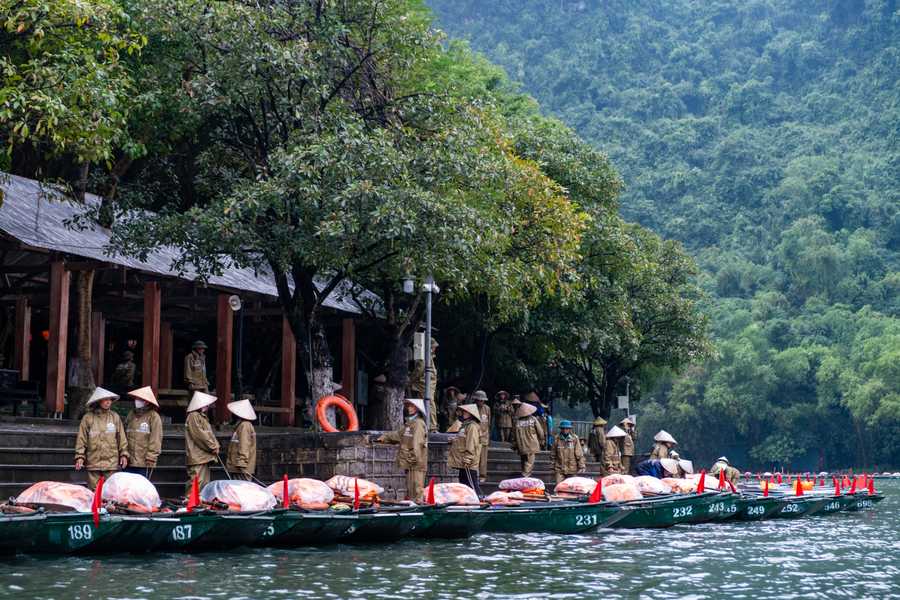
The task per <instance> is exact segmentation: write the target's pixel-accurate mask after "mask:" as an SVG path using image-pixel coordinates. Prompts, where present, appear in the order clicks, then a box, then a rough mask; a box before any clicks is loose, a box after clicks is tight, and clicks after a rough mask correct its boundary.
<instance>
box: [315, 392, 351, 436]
mask: <svg viewBox="0 0 900 600" xmlns="http://www.w3.org/2000/svg"><path fill="white" fill-rule="evenodd" d="M332 406H333V407H335V408H336V409H338V410H340V411H341V412H342V413H344V416H345V417H346V418H347V429H345V430H344V431H359V418H358V417H357V416H356V410H354V408H353V405H352V404H350V402H348V401H347V399H346V398H342V397H340V396H323V397H321V398H319V402H318V403H317V404H316V420H317V421H318V422H319V426H320V427H321V428H322V431H325V432H327V433H335V432H338V431H341V430H340V429H337V428H336V427H335V426H334V425H332V424H331V423H329V422H328V417H327V416H326V415H325V411H326V410H328V408H330V407H332Z"/></svg>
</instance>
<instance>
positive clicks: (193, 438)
mask: <svg viewBox="0 0 900 600" xmlns="http://www.w3.org/2000/svg"><path fill="white" fill-rule="evenodd" d="M215 402H216V397H215V396H210V395H209V394H207V393H205V392H194V395H193V397H192V398H191V403H190V404H188V407H187V413H188V416H187V421H185V424H184V451H185V461H184V462H185V464H186V465H187V473H188V481H187V491H186V492H185V494H190V493H191V484H192V483H193V481H194V478H195V477H196V478H197V483H198V485H199V487H200V489H201V490H202V489H203V486H205V485H206V484H207V483H209V480H210V474H209V463H211V462H213V461H214V460H217V459H218V456H219V441H218V440H217V439H216V435H215V434H214V433H213V430H212V426H211V425H210V424H209V417H207V416H206V412H207V411H208V410H209V407H210V405H212V404H215Z"/></svg>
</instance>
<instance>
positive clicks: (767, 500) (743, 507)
mask: <svg viewBox="0 0 900 600" xmlns="http://www.w3.org/2000/svg"><path fill="white" fill-rule="evenodd" d="M780 508H781V500H780V499H779V498H776V497H774V496H743V497H742V498H741V499H740V500H739V501H738V512H737V514H736V515H735V516H734V518H735V520H737V521H762V520H763V519H768V518H771V516H772V515H773V514H775V512H776V511H777V510H779V509H780Z"/></svg>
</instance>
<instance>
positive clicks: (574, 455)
mask: <svg viewBox="0 0 900 600" xmlns="http://www.w3.org/2000/svg"><path fill="white" fill-rule="evenodd" d="M551 455H552V456H553V472H554V473H555V474H556V483H559V482H560V481H562V480H563V479H566V478H568V477H574V476H575V475H577V474H578V473H584V469H585V466H586V465H585V461H584V450H582V448H581V441H579V439H578V436H576V435H573V434H572V421H569V420H568V419H563V420H562V421H560V422H559V435H558V436H556V442H555V443H554V444H553V448H552V450H551Z"/></svg>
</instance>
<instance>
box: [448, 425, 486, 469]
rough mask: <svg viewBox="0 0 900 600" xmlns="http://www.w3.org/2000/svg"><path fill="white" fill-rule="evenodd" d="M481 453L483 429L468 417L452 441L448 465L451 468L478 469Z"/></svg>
mask: <svg viewBox="0 0 900 600" xmlns="http://www.w3.org/2000/svg"><path fill="white" fill-rule="evenodd" d="M480 455H481V431H480V430H479V428H478V423H476V422H475V421H474V420H473V419H467V420H466V421H464V422H463V423H462V425H461V426H460V428H459V432H458V433H457V434H456V437H454V438H453V441H452V442H450V456H449V458H448V460H447V466H448V467H450V468H451V469H476V470H477V469H478V459H479V457H480Z"/></svg>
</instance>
